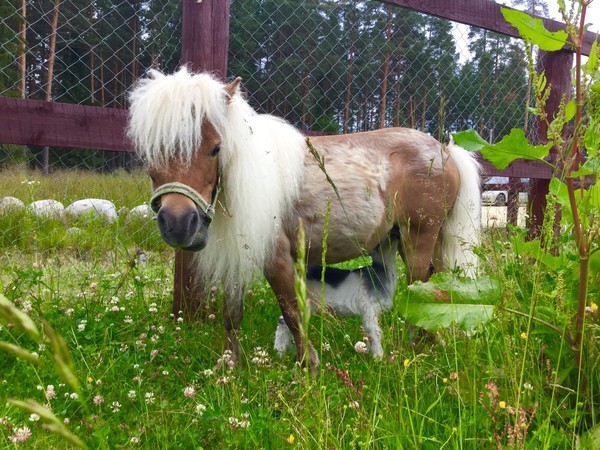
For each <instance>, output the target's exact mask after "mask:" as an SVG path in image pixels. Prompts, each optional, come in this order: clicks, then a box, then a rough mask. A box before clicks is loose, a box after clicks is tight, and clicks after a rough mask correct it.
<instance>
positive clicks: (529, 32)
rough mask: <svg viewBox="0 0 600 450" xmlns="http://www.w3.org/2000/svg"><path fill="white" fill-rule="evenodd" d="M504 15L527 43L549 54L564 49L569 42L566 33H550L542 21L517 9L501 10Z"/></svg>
mask: <svg viewBox="0 0 600 450" xmlns="http://www.w3.org/2000/svg"><path fill="white" fill-rule="evenodd" d="M501 10H502V15H503V16H504V18H505V19H506V21H507V22H508V23H510V24H511V25H512V26H513V27H515V28H516V29H517V30H518V31H519V34H520V35H521V36H522V37H523V39H525V40H526V41H529V42H531V43H532V44H534V45H537V46H538V47H539V48H540V49H542V50H545V51H547V52H556V51H558V50H560V49H562V48H563V47H564V45H565V43H566V42H567V37H568V35H567V33H566V32H565V31H562V30H560V31H548V30H546V28H544V23H543V22H542V20H541V19H534V18H533V17H531V16H530V15H529V14H527V13H524V12H521V11H517V10H515V9H508V8H501Z"/></svg>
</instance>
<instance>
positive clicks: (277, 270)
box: [265, 234, 319, 369]
mask: <svg viewBox="0 0 600 450" xmlns="http://www.w3.org/2000/svg"><path fill="white" fill-rule="evenodd" d="M277 244H278V245H277V250H276V252H275V257H274V258H273V260H272V261H271V262H270V264H269V266H268V267H267V269H266V270H265V277H266V278H267V281H268V282H269V284H270V285H271V288H272V289H273V292H275V296H276V297H277V301H278V302H279V307H280V308H281V314H282V315H283V319H284V320H285V323H286V325H287V326H288V328H289V329H290V332H291V333H292V336H293V337H294V342H295V343H296V358H297V360H298V361H299V362H300V363H301V364H307V365H308V367H309V369H316V368H317V366H318V365H319V356H318V355H317V352H316V351H315V349H314V348H313V346H312V344H311V343H310V341H307V342H303V341H302V336H301V334H300V311H299V310H298V302H297V301H296V291H295V287H294V286H295V284H294V260H293V258H292V255H291V246H290V240H289V239H288V237H287V236H285V235H283V234H282V235H281V236H280V237H279V239H278V240H277ZM305 345H306V346H307V347H305ZM306 350H307V351H308V352H307V354H308V361H304V354H305V351H306Z"/></svg>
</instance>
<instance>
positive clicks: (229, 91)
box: [223, 77, 242, 101]
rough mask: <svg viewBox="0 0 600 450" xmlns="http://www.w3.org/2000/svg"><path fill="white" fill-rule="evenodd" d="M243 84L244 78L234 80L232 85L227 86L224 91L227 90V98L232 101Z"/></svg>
mask: <svg viewBox="0 0 600 450" xmlns="http://www.w3.org/2000/svg"><path fill="white" fill-rule="evenodd" d="M241 82H242V78H241V77H237V78H236V79H235V80H233V81H232V82H231V83H229V84H227V85H225V87H224V88H223V89H225V92H226V93H227V96H228V97H229V100H230V101H231V99H232V98H233V96H234V95H235V94H237V93H238V90H239V88H240V83H241Z"/></svg>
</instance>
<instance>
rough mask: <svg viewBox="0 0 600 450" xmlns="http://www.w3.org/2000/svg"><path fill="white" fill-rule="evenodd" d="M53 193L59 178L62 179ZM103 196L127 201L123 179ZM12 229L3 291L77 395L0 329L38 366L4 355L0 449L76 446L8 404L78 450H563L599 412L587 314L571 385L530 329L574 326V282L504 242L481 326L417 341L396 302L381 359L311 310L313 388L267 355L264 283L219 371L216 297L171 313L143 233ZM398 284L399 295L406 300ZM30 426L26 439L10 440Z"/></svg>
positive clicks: (165, 270)
mask: <svg viewBox="0 0 600 450" xmlns="http://www.w3.org/2000/svg"><path fill="white" fill-rule="evenodd" d="M63 175H64V174H61V176H63ZM103 177H107V178H106V179H107V180H108V182H110V180H111V176H100V175H99V176H98V178H97V179H96V180H95V181H94V183H104V181H103V180H104V179H105V178H103ZM122 178H123V179H125V180H127V179H128V178H129V175H127V176H124V177H122ZM140 179H141V178H140ZM108 182H107V184H105V186H107V185H108V184H109V183H108ZM94 183H92V184H94ZM135 183H136V184H137V183H140V182H135ZM142 183H143V182H141V183H140V184H142ZM54 184H55V186H62V181H61V179H60V178H58V179H54ZM115 186H121V187H119V188H118V190H117V192H120V193H122V190H123V187H122V186H123V185H122V184H120V183H116V184H115ZM113 188H114V187H113ZM111 189H112V188H111ZM60 191H61V192H62V191H63V189H62V187H61V188H60ZM105 192H110V190H108V188H107V190H106V191H105ZM51 194H52V193H51V192H48V193H45V194H44V195H45V196H46V197H47V198H55V197H54V196H52V195H51ZM79 195H80V193H77V192H72V198H73V199H76V198H78V197H79ZM89 196H93V195H89ZM98 196H100V195H98ZM81 198H83V196H82V197H81ZM101 198H109V199H111V200H113V201H115V202H116V203H117V201H116V199H114V198H111V196H109V195H106V194H104V195H102V196H101ZM141 198H142V199H143V195H142V197H141ZM138 201H139V199H136V198H133V199H132V200H131V201H129V203H125V201H124V202H123V203H124V205H125V206H134V205H135V204H138ZM2 220H12V219H6V218H4V219H2ZM17 223H18V224H21V228H24V229H25V230H27V232H21V230H19V231H18V232H16V231H13V233H14V235H15V236H19V239H15V240H14V241H13V242H12V244H11V241H10V239H11V237H10V236H8V235H6V234H5V235H3V239H5V240H6V241H7V242H6V243H3V244H2V247H3V249H4V250H3V252H4V253H3V256H2V259H1V260H0V261H1V265H0V275H1V278H0V280H1V283H2V285H3V286H2V292H4V294H5V296H6V297H7V298H8V299H9V300H10V301H11V302H13V303H14V304H15V305H16V306H17V307H18V308H20V309H22V310H26V311H29V315H30V317H32V318H33V320H34V321H35V323H37V324H39V323H40V322H41V320H42V319H44V320H46V321H47V322H48V323H49V324H50V325H51V326H52V327H53V328H54V330H56V331H57V332H58V333H60V335H62V336H63V338H64V339H65V341H66V343H67V346H68V348H69V350H70V353H71V355H72V358H73V364H74V368H73V371H74V373H75V375H76V377H77V379H78V380H79V383H80V384H81V386H82V390H81V392H82V395H81V397H80V398H78V399H73V398H71V394H72V393H73V390H72V389H71V388H70V387H69V386H68V385H66V384H65V382H64V380H63V379H61V378H60V376H59V375H58V374H57V371H56V370H55V368H54V365H53V363H52V358H51V353H50V349H49V348H48V347H47V346H46V347H44V348H40V346H39V345H38V344H37V343H35V342H34V341H33V340H31V339H30V338H29V337H28V336H26V335H24V334H23V333H22V332H20V331H19V330H18V329H17V328H15V327H12V326H10V325H8V324H7V323H6V321H2V320H0V327H1V328H0V341H6V342H9V343H13V344H18V345H20V346H22V347H23V348H25V349H27V350H29V351H32V352H37V353H39V355H40V360H41V361H43V362H44V363H45V364H44V366H43V367H39V366H34V365H32V364H31V363H28V362H25V361H23V360H21V359H18V358H16V357H14V356H13V355H11V354H9V353H6V352H2V351H0V367H1V368H2V370H1V372H0V448H17V447H21V448H36V449H37V448H52V447H54V448H70V446H69V445H68V444H67V443H66V442H65V441H64V439H63V438H60V437H58V436H57V435H55V434H52V433H50V432H49V431H47V430H45V429H44V428H43V426H42V423H41V421H35V420H33V421H32V420H31V417H30V414H29V413H26V412H24V411H22V410H20V409H18V408H16V407H15V406H12V405H11V404H10V403H8V402H6V401H5V400H7V399H9V398H11V399H23V400H24V399H33V400H35V401H36V402H38V403H40V404H47V405H49V407H50V408H51V410H52V412H53V413H54V414H55V415H56V416H57V417H59V418H60V420H61V421H64V420H66V421H67V422H68V428H69V430H70V431H71V432H73V433H74V434H76V435H77V436H79V437H80V438H81V439H83V440H84V441H85V442H86V443H87V444H88V446H89V448H102V446H104V447H105V448H148V449H157V448H169V449H171V448H185V449H188V448H205V449H213V448H251V449H254V448H267V449H271V448H274V449H275V448H277V449H279V448H294V447H295V448H307V449H309V448H310V449H313V448H344V449H346V448H377V449H379V448H382V449H384V448H389V449H396V448H405V449H412V448H421V449H442V448H444V449H475V448H477V449H480V448H485V449H487V448H489V449H495V448H499V447H498V446H497V442H498V443H499V445H500V446H501V448H539V449H561V448H562V449H570V448H575V445H576V443H577V442H578V440H579V438H580V436H584V437H585V435H586V433H587V431H588V430H589V429H591V428H592V427H593V426H594V425H595V424H596V423H597V421H598V419H599V413H598V406H597V405H598V404H599V402H598V398H599V396H598V390H599V388H600V375H599V373H600V371H599V370H598V367H597V366H598V361H599V360H600V357H599V351H598V336H599V332H598V320H597V315H596V316H595V318H594V316H593V315H590V317H589V323H588V327H587V329H586V342H587V347H586V350H587V355H588V358H587V362H588V363H587V365H586V368H585V374H586V378H587V380H588V381H587V386H585V387H583V386H581V384H580V383H578V379H577V377H576V376H575V375H574V372H573V370H572V366H573V364H572V352H571V351H570V349H568V348H566V347H565V344H564V343H563V341H562V340H561V339H560V334H559V333H558V332H557V331H556V330H553V329H549V328H548V327H547V326H545V325H543V324H542V323H541V322H540V321H539V320H538V321H532V320H530V316H531V315H530V312H531V311H534V313H535V316H536V317H538V318H540V317H541V318H543V320H545V321H547V322H551V323H553V324H560V323H566V324H567V325H565V326H568V322H565V321H564V320H563V317H564V316H565V315H568V313H569V311H571V308H572V305H570V303H569V302H570V300H569V292H568V288H567V287H566V286H564V285H561V280H560V279H556V277H553V276H551V275H550V274H548V273H547V272H545V271H544V270H543V268H542V267H540V266H536V265H533V264H531V263H530V262H529V261H527V260H524V259H523V258H520V257H518V256H517V255H515V253H514V251H512V248H511V245H510V244H509V242H510V239H509V237H508V236H507V235H506V234H505V233H502V232H494V233H490V234H489V235H488V236H487V237H486V242H485V245H484V246H482V250H481V252H482V255H481V256H482V259H483V260H484V262H485V263H484V264H485V270H486V272H488V273H493V274H494V275H496V276H497V278H498V279H499V280H500V281H501V283H502V285H503V294H502V301H501V304H500V305H499V308H498V311H497V314H496V316H495V318H494V319H493V320H492V321H490V322H488V323H487V324H486V325H485V326H482V327H480V328H479V329H478V330H475V332H468V333H467V332H465V331H463V330H460V329H458V328H455V327H452V328H449V329H444V330H441V331H439V332H438V333H436V334H430V335H426V336H424V337H422V339H420V340H419V339H416V337H415V336H414V333H413V330H411V328H410V327H407V326H406V324H405V323H404V322H403V320H402V318H401V315H400V307H399V306H397V307H396V308H395V309H394V310H392V311H390V312H388V313H386V314H384V315H383V317H382V319H381V321H382V328H383V329H384V341H383V344H384V349H385V351H386V353H387V357H386V358H385V360H383V361H379V362H376V361H373V360H372V358H371V356H370V355H369V354H360V353H357V352H356V351H355V350H354V344H355V343H356V342H357V341H359V340H363V334H362V331H361V329H360V321H359V320H358V318H347V319H340V318H336V317H333V316H331V315H328V314H322V315H316V316H313V317H312V319H311V325H310V336H311V339H312V341H313V343H314V345H315V348H317V349H319V350H320V359H321V366H320V368H319V371H318V372H317V373H316V374H315V375H314V376H311V377H308V378H307V376H306V374H305V373H304V372H303V371H302V370H301V369H300V368H299V367H297V366H296V365H295V362H294V361H295V357H294V355H293V354H288V355H285V356H284V358H282V359H279V358H278V356H277V355H276V353H275V352H274V350H273V349H272V345H273V337H274V332H275V327H276V324H277V317H278V316H279V308H278V306H277V302H276V300H275V298H274V296H273V294H272V292H271V291H270V289H269V288H268V286H267V285H266V283H265V282H264V281H260V280H259V281H257V283H256V284H254V285H253V286H251V287H250V288H249V289H248V290H247V293H246V296H245V317H244V321H243V329H242V346H243V350H244V359H245V364H243V365H242V367H238V368H235V369H233V370H228V369H223V368H221V369H218V370H213V369H214V367H215V365H216V363H217V360H218V359H219V358H221V357H222V354H221V353H222V348H223V339H224V330H223V326H222V319H221V307H222V306H221V298H220V294H219V291H218V290H215V291H214V292H212V291H211V296H210V298H209V299H206V301H208V302H209V303H210V306H209V311H212V314H213V315H210V316H208V317H206V318H205V319H204V320H201V321H199V322H195V323H185V322H177V321H174V320H173V317H172V315H171V304H172V283H173V261H172V254H171V252H170V251H169V250H166V249H165V248H163V247H162V246H161V245H160V243H156V245H154V244H152V245H147V246H146V248H145V251H146V253H147V255H148V262H147V263H146V264H144V265H133V266H132V265H131V264H130V260H131V258H132V255H133V254H134V253H133V252H134V250H135V249H137V248H142V246H143V245H145V244H144V242H146V241H145V240H144V239H141V240H140V242H134V241H133V240H132V239H131V237H130V236H129V235H130V234H131V233H130V232H128V231H127V229H126V228H125V225H124V224H120V223H117V224H116V225H115V226H114V227H102V226H101V225H99V224H97V223H94V222H93V221H92V222H89V223H82V224H79V228H81V229H82V235H78V236H75V237H70V238H65V236H64V235H63V234H62V233H63V231H62V230H63V229H66V228H67V225H65V224H64V223H63V222H60V221H59V222H57V223H53V222H43V223H38V222H35V221H33V219H32V218H31V217H28V216H27V215H26V214H25V215H23V216H22V217H19V219H18V220H17ZM150 225H154V224H153V223H151V224H150ZM154 232H155V231H153V230H151V229H150V228H148V229H143V230H141V231H140V234H144V235H145V236H146V237H147V236H152V233H154ZM517 232H518V231H514V233H517ZM32 233H33V234H34V241H35V243H32V242H31V241H32ZM68 239H72V240H68ZM148 239H153V238H148ZM86 242H87V243H86ZM81 249H88V253H87V254H85V253H82V251H81ZM350 266H351V265H350ZM350 266H348V267H350ZM399 269H400V270H401V271H402V270H403V267H402V266H401V265H399ZM399 284H400V286H398V289H397V292H396V296H397V297H398V299H401V298H403V296H406V295H408V294H407V290H406V285H405V284H404V283H402V282H401V283H399ZM591 295H592V296H594V295H595V296H597V295H598V290H597V288H594V289H592V293H591ZM593 298H595V297H592V299H593ZM396 303H400V302H396ZM513 310H516V311H518V312H520V313H521V314H514V313H511V312H509V311H513ZM561 321H562V322H561ZM49 385H51V386H53V387H54V391H55V392H56V396H55V397H54V398H52V399H47V398H46V395H45V392H46V391H47V389H48V386H49ZM186 388H188V390H187V391H185V390H186ZM190 388H193V392H192V389H190ZM184 392H187V396H186V394H185V393H184ZM24 426H27V427H29V428H30V430H31V433H32V436H31V437H30V438H29V439H28V440H26V441H25V442H23V443H21V444H15V443H13V442H12V441H11V437H14V435H15V432H16V429H18V428H21V427H24ZM583 445H584V447H583V448H586V447H585V442H584V444H583ZM589 448H592V447H589Z"/></svg>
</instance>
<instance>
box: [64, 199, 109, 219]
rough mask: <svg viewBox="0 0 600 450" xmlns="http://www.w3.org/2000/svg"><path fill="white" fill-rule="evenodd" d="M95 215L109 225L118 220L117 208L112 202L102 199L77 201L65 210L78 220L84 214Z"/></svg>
mask: <svg viewBox="0 0 600 450" xmlns="http://www.w3.org/2000/svg"><path fill="white" fill-rule="evenodd" d="M88 213H92V214H93V213H95V214H97V215H98V216H100V217H102V218H103V219H104V220H106V221H107V222H108V223H113V222H115V221H116V220H117V217H118V214H117V208H116V207H115V205H114V203H113V202H111V201H110V200H104V199H100V198H86V199H84V200H77V201H75V202H73V203H71V204H70V205H69V206H67V208H66V209H65V214H66V215H67V216H69V217H70V218H73V219H77V218H79V217H81V216H82V215H84V214H88Z"/></svg>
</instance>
